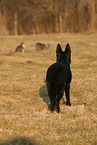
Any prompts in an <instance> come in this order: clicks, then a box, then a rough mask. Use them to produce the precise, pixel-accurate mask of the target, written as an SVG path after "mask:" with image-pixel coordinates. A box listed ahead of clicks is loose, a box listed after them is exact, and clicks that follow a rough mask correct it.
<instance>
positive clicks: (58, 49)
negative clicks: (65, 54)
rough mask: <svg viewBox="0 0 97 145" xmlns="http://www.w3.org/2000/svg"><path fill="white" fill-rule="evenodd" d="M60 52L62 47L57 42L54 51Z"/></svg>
mask: <svg viewBox="0 0 97 145" xmlns="http://www.w3.org/2000/svg"><path fill="white" fill-rule="evenodd" d="M61 52H62V47H61V45H60V44H59V43H58V44H57V48H56V53H61Z"/></svg>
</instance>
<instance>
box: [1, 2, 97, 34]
mask: <svg viewBox="0 0 97 145" xmlns="http://www.w3.org/2000/svg"><path fill="white" fill-rule="evenodd" d="M96 30H97V0H0V35H7V34H9V35H14V34H42V33H64V32H85V31H96Z"/></svg>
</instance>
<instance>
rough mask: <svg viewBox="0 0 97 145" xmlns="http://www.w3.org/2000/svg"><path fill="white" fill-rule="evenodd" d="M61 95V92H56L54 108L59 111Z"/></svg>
mask: <svg viewBox="0 0 97 145" xmlns="http://www.w3.org/2000/svg"><path fill="white" fill-rule="evenodd" d="M62 97H63V93H58V94H57V98H56V110H57V112H58V113H59V112H60V99H61V98H62Z"/></svg>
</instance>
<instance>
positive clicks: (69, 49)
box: [65, 43, 71, 64]
mask: <svg viewBox="0 0 97 145" xmlns="http://www.w3.org/2000/svg"><path fill="white" fill-rule="evenodd" d="M65 52H66V53H67V54H69V55H68V62H69V64H70V63H71V48H70V45H69V43H67V44H66V48H65Z"/></svg>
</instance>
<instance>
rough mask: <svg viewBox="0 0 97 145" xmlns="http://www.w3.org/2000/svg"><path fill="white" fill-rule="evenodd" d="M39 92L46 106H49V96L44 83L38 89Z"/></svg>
mask: <svg viewBox="0 0 97 145" xmlns="http://www.w3.org/2000/svg"><path fill="white" fill-rule="evenodd" d="M39 94H40V97H41V98H43V101H44V102H45V103H46V104H47V106H48V108H49V97H48V93H47V87H46V85H44V86H42V87H41V88H40V89H39Z"/></svg>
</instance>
